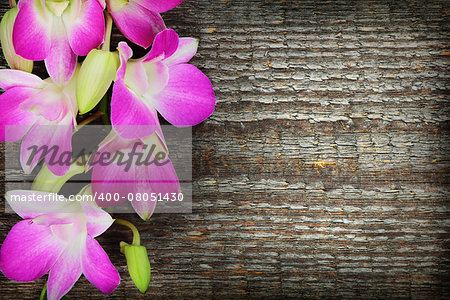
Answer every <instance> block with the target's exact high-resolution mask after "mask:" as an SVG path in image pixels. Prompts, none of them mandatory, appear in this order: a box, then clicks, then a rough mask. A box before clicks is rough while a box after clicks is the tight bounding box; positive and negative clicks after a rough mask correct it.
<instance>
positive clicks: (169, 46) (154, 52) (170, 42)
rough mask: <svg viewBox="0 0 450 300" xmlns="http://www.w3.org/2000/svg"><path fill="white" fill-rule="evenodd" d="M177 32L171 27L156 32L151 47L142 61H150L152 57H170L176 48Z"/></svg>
mask: <svg viewBox="0 0 450 300" xmlns="http://www.w3.org/2000/svg"><path fill="white" fill-rule="evenodd" d="M178 43H179V39H178V34H177V33H176V32H175V30H173V29H166V30H164V31H162V32H160V33H158V34H157V35H156V37H155V41H154V42H153V46H152V49H151V50H150V52H149V53H148V54H147V57H145V59H144V60H143V61H144V62H146V61H150V60H152V59H154V58H158V57H161V58H162V59H164V58H167V57H170V56H171V55H172V54H173V53H175V51H176V50H177V48H178Z"/></svg>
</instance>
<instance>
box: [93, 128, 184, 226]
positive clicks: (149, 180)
mask: <svg viewBox="0 0 450 300" xmlns="http://www.w3.org/2000/svg"><path fill="white" fill-rule="evenodd" d="M156 132H157V133H158V135H156V134H153V135H151V136H148V137H145V138H142V139H134V140H126V139H123V138H121V137H120V136H119V135H118V134H117V133H116V132H115V131H111V133H110V134H109V135H108V136H107V137H106V138H105V140H104V141H103V142H102V143H101V144H100V145H99V149H98V151H97V154H96V155H95V157H94V159H93V160H92V161H91V166H92V192H93V193H94V194H96V195H97V198H96V201H97V204H98V205H99V206H100V207H109V206H115V205H119V204H121V203H122V202H124V201H126V200H127V199H129V200H130V201H131V205H132V206H133V208H134V210H135V211H136V212H137V214H138V215H139V216H140V217H141V218H142V219H143V220H145V221H147V220H148V219H149V218H150V217H151V215H152V214H153V212H154V210H155V205H156V201H154V199H153V201H152V200H151V198H152V197H151V194H152V193H153V194H154V195H156V194H163V195H166V194H167V195H169V196H170V195H172V193H175V194H178V193H179V192H180V185H179V181H178V176H177V174H176V172H175V169H174V167H173V165H172V162H171V160H170V159H169V158H168V157H167V155H166V154H167V148H166V146H165V141H164V137H163V136H162V132H161V129H160V127H159V126H158V128H157V129H156ZM158 136H159V137H162V138H161V139H160V138H159V137H158ZM152 146H154V148H153V150H152ZM158 153H164V155H163V156H164V158H163V159H161V160H160V161H159V162H156V161H155V157H158ZM108 195H109V196H111V198H112V199H114V198H115V197H116V195H118V196H119V197H118V198H116V199H115V200H118V201H114V200H110V201H107V196H108ZM138 198H141V199H138ZM144 198H146V199H147V200H144ZM139 200H140V201H139Z"/></svg>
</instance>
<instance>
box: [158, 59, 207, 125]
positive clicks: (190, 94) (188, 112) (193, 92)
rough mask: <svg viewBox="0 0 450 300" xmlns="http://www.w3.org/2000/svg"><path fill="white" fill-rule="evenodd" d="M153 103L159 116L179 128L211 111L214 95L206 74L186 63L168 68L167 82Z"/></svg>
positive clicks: (200, 119) (201, 119) (196, 122)
mask: <svg viewBox="0 0 450 300" xmlns="http://www.w3.org/2000/svg"><path fill="white" fill-rule="evenodd" d="M154 98H155V100H154V102H153V103H152V104H153V105H154V107H155V108H156V109H157V110H158V111H159V112H160V113H161V115H162V116H163V117H164V118H165V119H166V120H167V121H169V122H170V123H172V124H173V125H175V126H178V127H184V126H193V125H196V124H198V123H200V122H202V121H204V120H205V119H207V118H208V117H209V116H210V115H211V114H212V113H213V111H214V106H215V103H216V98H215V96H214V90H213V86H212V84H211V82H210V81H209V79H208V77H206V75H205V74H203V73H202V72H201V71H200V70H199V69H197V68H196V67H194V66H193V65H189V64H179V65H175V66H172V67H170V68H169V83H168V84H167V86H166V87H165V88H164V90H163V91H162V92H161V93H159V94H158V95H156V96H154Z"/></svg>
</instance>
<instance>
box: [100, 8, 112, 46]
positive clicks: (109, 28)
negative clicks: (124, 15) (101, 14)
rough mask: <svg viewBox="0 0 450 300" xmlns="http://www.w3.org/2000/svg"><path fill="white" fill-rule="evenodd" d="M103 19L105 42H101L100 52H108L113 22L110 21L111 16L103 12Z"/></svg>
mask: <svg viewBox="0 0 450 300" xmlns="http://www.w3.org/2000/svg"><path fill="white" fill-rule="evenodd" d="M105 19H106V32H105V41H104V42H103V45H102V50H103V51H109V48H110V43H111V33H112V24H113V20H112V17H111V15H110V14H109V13H108V12H105Z"/></svg>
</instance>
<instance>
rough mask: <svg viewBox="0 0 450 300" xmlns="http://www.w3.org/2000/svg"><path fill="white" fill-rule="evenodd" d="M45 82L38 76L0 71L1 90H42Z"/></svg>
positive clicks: (12, 71)
mask: <svg viewBox="0 0 450 300" xmlns="http://www.w3.org/2000/svg"><path fill="white" fill-rule="evenodd" d="M44 85H45V82H44V81H43V80H42V79H41V78H39V77H38V76H36V75H34V74H31V73H27V72H23V71H18V70H6V69H4V70H0V88H2V89H4V90H7V89H10V88H12V87H16V86H24V87H32V88H36V89H39V88H42V87H44Z"/></svg>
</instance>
